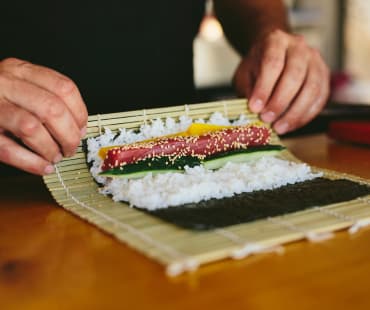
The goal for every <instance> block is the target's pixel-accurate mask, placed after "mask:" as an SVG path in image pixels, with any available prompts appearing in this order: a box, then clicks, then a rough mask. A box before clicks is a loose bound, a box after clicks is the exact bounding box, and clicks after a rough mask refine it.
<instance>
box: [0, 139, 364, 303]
mask: <svg viewBox="0 0 370 310" xmlns="http://www.w3.org/2000/svg"><path fill="white" fill-rule="evenodd" d="M285 142H286V144H287V145H288V146H289V148H290V149H291V150H292V151H293V153H295V154H296V155H297V156H298V157H299V158H301V159H303V160H304V161H306V162H308V163H310V164H313V165H316V166H319V167H325V168H330V169H336V170H338V171H342V172H348V173H352V174H357V175H359V176H362V177H366V178H370V148H369V147H360V146H351V145H346V144H338V143H335V142H332V141H330V140H329V139H328V138H326V137H325V136H324V135H316V136H308V137H302V138H290V139H287V140H286V141H285ZM0 186H1V187H0V188H1V196H0V309H39V310H42V309H187V310H188V309H313V308H316V309H332V308H336V309H370V294H369V293H370V229H369V230H366V229H365V230H363V231H361V232H359V233H358V234H356V235H349V234H348V233H347V232H340V233H338V234H336V237H335V238H334V239H331V240H329V241H326V242H323V243H316V244H313V243H308V242H297V243H294V244H290V245H288V246H286V247H285V249H286V250H285V253H284V254H282V255H278V254H262V255H257V256H252V257H249V258H246V259H244V260H241V261H232V260H227V261H223V262H219V263H215V264H211V265H208V266H205V267H202V268H200V270H198V271H196V272H195V273H192V274H187V275H184V276H180V277H178V278H174V279H171V278H167V277H166V276H165V275H164V270H163V268H162V267H161V266H160V265H158V264H157V263H155V262H153V261H152V260H150V259H147V258H145V257H144V256H143V255H141V254H139V253H137V252H136V251H134V250H132V249H130V248H128V247H127V246H126V245H124V244H121V243H119V242H117V241H116V240H114V239H113V238H111V237H109V236H107V235H106V234H104V233H103V232H101V231H99V230H98V229H96V228H95V227H93V226H91V225H88V224H86V223H85V222H83V221H82V220H80V219H78V218H76V217H75V216H73V215H71V214H69V213H68V212H66V211H64V210H63V209H61V208H59V207H58V206H57V205H56V203H55V202H54V201H53V199H52V198H51V197H50V195H49V193H48V191H47V190H46V188H45V186H44V185H43V183H42V180H41V179H40V178H38V177H33V176H17V177H13V178H10V179H5V178H4V177H2V178H0Z"/></svg>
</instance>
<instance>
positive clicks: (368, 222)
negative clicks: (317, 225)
mask: <svg viewBox="0 0 370 310" xmlns="http://www.w3.org/2000/svg"><path fill="white" fill-rule="evenodd" d="M315 209H316V210H318V211H320V212H322V213H324V214H327V215H331V216H334V217H336V218H337V219H340V220H343V221H346V222H351V223H353V224H352V225H351V227H350V228H349V229H348V232H349V233H350V234H354V233H357V232H358V231H359V230H360V229H361V228H364V227H366V226H370V218H367V219H356V218H354V217H353V216H349V215H344V214H341V213H339V212H337V211H334V210H331V209H326V208H320V207H315Z"/></svg>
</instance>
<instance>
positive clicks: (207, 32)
mask: <svg viewBox="0 0 370 310" xmlns="http://www.w3.org/2000/svg"><path fill="white" fill-rule="evenodd" d="M199 32H200V35H201V36H202V37H203V38H204V39H205V40H207V41H217V40H219V39H220V38H222V37H223V35H224V33H223V31H222V27H221V24H220V22H219V21H218V20H217V19H216V17H214V16H212V15H210V16H205V17H204V19H203V21H202V23H201V25H200V30H199Z"/></svg>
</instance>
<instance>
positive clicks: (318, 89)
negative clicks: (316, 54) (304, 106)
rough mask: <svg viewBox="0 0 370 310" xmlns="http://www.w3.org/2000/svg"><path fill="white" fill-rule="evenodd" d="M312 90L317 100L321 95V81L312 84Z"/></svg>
mask: <svg viewBox="0 0 370 310" xmlns="http://www.w3.org/2000/svg"><path fill="white" fill-rule="evenodd" d="M310 89H311V91H310V92H311V94H312V97H313V98H317V97H318V96H319V95H320V93H321V89H322V85H321V83H320V82H319V81H317V80H315V81H312V82H311V83H310Z"/></svg>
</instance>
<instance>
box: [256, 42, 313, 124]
mask: <svg viewBox="0 0 370 310" xmlns="http://www.w3.org/2000/svg"><path fill="white" fill-rule="evenodd" d="M309 59H310V53H309V50H308V49H306V48H305V47H304V46H301V47H298V48H297V47H296V48H294V49H291V50H288V52H287V60H286V65H285V68H284V70H283V73H282V75H281V77H280V79H279V82H278V84H277V86H276V88H275V90H274V92H273V95H272V97H271V99H270V100H269V101H268V103H267V105H266V106H265V108H264V109H263V111H262V114H261V119H262V120H263V121H265V122H267V123H272V122H274V121H275V120H276V119H277V118H279V116H280V115H281V114H283V113H284V111H285V110H286V109H287V108H288V106H289V104H290V103H291V102H292V100H293V99H294V97H295V96H296V95H297V94H298V92H299V90H300V89H301V87H302V85H303V83H304V80H305V78H306V75H307V70H308V63H309Z"/></svg>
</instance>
